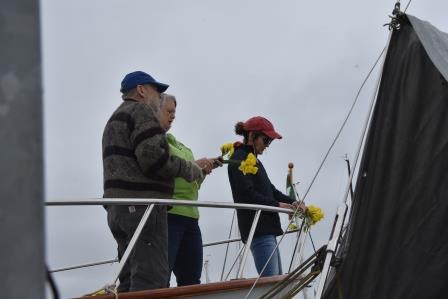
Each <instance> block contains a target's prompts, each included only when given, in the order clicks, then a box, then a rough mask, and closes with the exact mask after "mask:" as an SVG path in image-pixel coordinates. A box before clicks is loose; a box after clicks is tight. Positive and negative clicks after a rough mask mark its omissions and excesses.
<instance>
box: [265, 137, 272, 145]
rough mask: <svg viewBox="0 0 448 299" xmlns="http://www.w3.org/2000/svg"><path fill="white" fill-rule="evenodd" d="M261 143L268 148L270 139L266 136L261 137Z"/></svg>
mask: <svg viewBox="0 0 448 299" xmlns="http://www.w3.org/2000/svg"><path fill="white" fill-rule="evenodd" d="M263 142H264V145H266V146H268V145H269V144H271V142H272V138H269V137H268V136H263Z"/></svg>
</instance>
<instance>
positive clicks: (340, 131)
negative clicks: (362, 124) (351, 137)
mask: <svg viewBox="0 0 448 299" xmlns="http://www.w3.org/2000/svg"><path fill="white" fill-rule="evenodd" d="M384 51H386V48H385V47H384V48H383V50H382V51H381V53H380V55H378V58H377V59H376V61H375V63H374V64H373V66H372V68H371V69H370V71H369V72H368V73H367V76H366V77H365V79H364V81H363V82H362V84H361V86H360V87H359V89H358V92H357V93H356V97H355V100H354V101H353V103H352V105H351V107H350V109H349V112H348V113H347V116H346V117H345V119H344V121H343V122H342V125H341V127H340V128H339V130H338V132H337V134H336V136H335V137H334V139H333V142H332V143H331V145H330V147H329V148H328V150H327V152H326V154H325V156H324V158H323V159H322V162H321V163H320V165H319V167H318V169H317V171H316V173H315V174H314V177H313V179H312V180H311V183H310V185H309V186H308V189H307V190H306V192H305V195H304V196H303V201H305V199H306V197H307V195H308V193H309V192H310V190H311V187H312V186H313V184H314V182H315V180H316V178H317V176H318V175H319V173H320V171H321V169H322V167H323V165H324V164H325V162H326V161H327V158H328V156H329V155H330V153H331V150H332V149H333V147H334V145H335V144H336V141H337V140H338V139H339V137H340V135H341V133H342V130H343V129H344V127H345V125H346V124H347V121H348V119H349V118H350V115H351V114H352V112H353V109H354V108H355V105H356V103H357V102H358V98H359V95H360V94H361V91H362V89H363V88H364V85H365V84H366V83H367V81H368V80H369V78H370V75H371V74H372V72H373V71H374V69H375V68H376V66H377V64H378V62H379V61H380V59H381V56H383V54H384Z"/></svg>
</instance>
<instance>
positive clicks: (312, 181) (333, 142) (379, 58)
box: [245, 0, 411, 299]
mask: <svg viewBox="0 0 448 299" xmlns="http://www.w3.org/2000/svg"><path fill="white" fill-rule="evenodd" d="M410 1H411V0H410ZM408 4H409V3H408ZM386 48H387V46H385V47H384V48H383V49H382V50H381V52H380V54H379V55H378V58H377V59H376V61H375V63H374V64H373V66H372V67H371V68H370V70H369V72H368V73H367V75H366V77H365V78H364V80H363V82H362V84H361V86H360V87H359V89H358V91H357V93H356V96H355V99H354V101H353V103H352V105H351V107H350V109H349V112H348V113H347V116H346V117H345V119H344V121H343V123H342V125H341V127H340V128H339V130H338V132H337V134H336V136H335V138H334V139H333V141H332V143H331V145H330V147H329V148H328V150H327V152H326V154H325V156H324V158H323V159H322V162H321V163H320V165H319V167H318V169H317V171H316V173H315V175H314V177H313V179H312V180H311V183H310V185H309V186H308V188H307V190H306V192H305V195H304V196H303V198H302V201H303V202H305V199H306V196H307V195H308V193H309V191H310V190H311V187H312V186H313V184H314V182H315V180H316V178H317V176H318V175H319V173H320V171H321V169H322V167H323V165H324V164H325V162H326V160H327V158H328V156H329V154H330V153H331V150H332V149H333V147H334V145H335V144H336V142H337V140H338V139H339V137H340V135H341V133H342V130H343V129H344V127H345V125H346V124H347V121H348V119H349V118H350V115H351V114H352V112H353V109H354V107H355V105H356V103H357V102H358V99H359V95H360V94H361V91H362V89H363V88H364V86H365V84H366V83H367V81H368V80H369V79H370V76H371V74H372V73H373V71H374V70H375V68H376V66H377V65H378V62H379V61H380V60H381V57H382V56H383V54H384V52H385V51H386ZM293 186H294V185H293ZM294 189H295V188H294ZM295 192H296V194H297V191H295ZM297 212H298V209H296V211H294V214H293V217H292V218H291V220H290V223H291V222H292V219H293V218H294V216H295V215H296V213H297ZM290 223H289V224H290ZM308 233H309V237H310V240H311V243H312V245H313V248H314V250H315V247H314V242H313V239H312V237H311V233H310V232H308ZM284 236H285V232H284V233H283V235H282V236H281V238H280V240H279V241H278V243H277V244H276V247H275V248H274V250H273V252H272V254H271V255H270V257H269V258H268V261H267V262H266V264H265V266H264V267H263V269H262V271H261V272H263V270H264V268H266V266H267V264H268V263H269V261H270V260H271V258H272V256H273V255H274V253H275V251H276V250H278V247H279V245H280V243H281V242H282V240H283V237H284ZM260 277H261V276H260V275H258V277H257V279H256V280H255V282H254V283H253V285H252V287H251V289H250V290H249V292H248V293H247V295H246V296H245V299H247V298H249V296H250V294H251V293H252V291H253V290H254V288H255V285H256V284H257V283H258V280H259V279H260Z"/></svg>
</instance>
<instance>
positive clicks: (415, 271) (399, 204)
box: [323, 16, 448, 299]
mask: <svg viewBox="0 0 448 299" xmlns="http://www.w3.org/2000/svg"><path fill="white" fill-rule="evenodd" d="M409 19H411V21H412V25H411V23H410V22H409ZM417 21H419V20H418V19H416V18H414V17H412V18H411V17H409V18H407V17H405V16H403V19H402V21H401V29H400V30H398V31H395V32H394V33H393V35H392V38H391V42H390V45H389V49H388V53H387V56H386V61H385V66H384V70H383V75H382V79H381V85H380V89H379V93H378V98H377V103H376V106H375V110H374V115H373V118H372V121H371V124H370V128H369V133H368V137H367V140H366V145H365V149H364V153H363V158H362V162H361V166H360V170H359V176H358V179H357V184H356V192H355V198H354V201H353V206H352V212H351V215H350V217H351V218H350V219H351V220H350V224H349V228H348V232H347V234H346V236H345V238H344V243H343V244H342V246H341V248H342V249H341V250H340V252H339V253H338V255H339V257H342V263H341V264H340V266H339V267H338V268H337V271H336V273H335V272H333V273H332V275H331V278H330V279H329V281H328V282H327V285H326V289H325V291H324V296H323V298H328V299H339V298H341V299H342V298H343V299H380V298H397V299H403V298H406V299H412V298H418V299H421V298H438V299H439V298H448V273H447V272H448V83H447V80H446V78H444V77H443V74H446V73H447V72H446V71H447V69H443V70H442V71H441V69H440V68H443V67H445V66H446V65H443V63H442V64H440V65H435V64H434V63H433V61H432V60H431V57H430V56H428V52H427V49H428V47H431V46H432V45H430V44H429V45H428V44H425V45H423V44H422V41H421V38H419V36H418V34H417V33H416V30H415V29H416V28H415V27H416V25H415V22H417ZM417 25H418V24H417ZM423 25H424V24H423ZM439 33H440V32H439ZM438 36H439V37H440V36H442V37H443V34H439V35H438ZM428 40H429V41H431V40H434V38H433V37H432V36H429V37H428ZM446 42H447V43H446V44H448V40H447V41H446ZM443 44H444V43H443V42H442V43H441V44H437V47H439V46H440V45H443ZM425 48H426V49H425ZM433 50H434V49H433ZM439 50H440V48H439ZM441 50H442V51H440V52H438V53H439V54H440V53H442V60H441V61H443V59H445V61H448V59H447V58H448V48H445V49H443V48H442V49H441ZM443 53H445V56H444V57H443Z"/></svg>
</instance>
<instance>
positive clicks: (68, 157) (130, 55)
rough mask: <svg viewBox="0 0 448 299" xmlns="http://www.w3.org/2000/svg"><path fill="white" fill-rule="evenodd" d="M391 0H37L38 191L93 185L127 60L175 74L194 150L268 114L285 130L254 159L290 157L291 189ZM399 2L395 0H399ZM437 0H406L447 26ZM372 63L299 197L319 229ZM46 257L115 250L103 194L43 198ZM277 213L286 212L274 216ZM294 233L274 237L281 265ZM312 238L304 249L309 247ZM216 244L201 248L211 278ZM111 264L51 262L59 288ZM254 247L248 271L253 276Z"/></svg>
mask: <svg viewBox="0 0 448 299" xmlns="http://www.w3.org/2000/svg"><path fill="white" fill-rule="evenodd" d="M394 3H395V2H394V1H369V2H367V1H354V0H348V1H319V2H313V1H292V0H285V1H267V0H257V1H234V0H227V1H210V0H201V1H199V0H198V1H180V0H179V1H173V0H163V1H156V0H153V1H143V0H141V1H117V0H107V1H106V0H102V1H100V0H97V1H86V0H80V1H65V0H57V1H56V0H42V1H41V22H42V30H41V32H42V49H43V75H44V106H45V107H44V113H45V115H44V117H45V166H46V197H47V200H62V199H80V198H98V197H101V196H102V161H101V136H102V132H103V128H104V125H105V123H106V121H107V119H108V118H109V116H110V115H111V113H112V112H113V111H114V109H115V108H116V107H117V106H118V105H119V104H120V102H121V99H120V93H119V84H120V81H121V79H122V78H123V76H124V75H125V74H126V73H128V72H131V71H134V70H143V71H146V72H148V73H150V74H152V75H153V76H154V77H155V78H157V79H158V80H160V81H161V82H165V83H168V84H170V88H169V89H168V92H169V93H171V94H174V95H176V97H177V99H178V109H177V115H176V116H177V118H176V120H175V123H174V125H173V129H172V133H173V134H174V135H175V136H176V137H177V138H178V139H179V140H181V141H182V142H184V143H185V144H187V145H188V146H190V147H191V148H192V149H193V152H194V153H195V155H196V157H198V158H199V157H203V156H216V155H218V154H219V147H220V145H221V144H223V143H225V142H232V141H236V140H238V138H237V136H236V135H234V133H233V126H234V124H235V123H236V122H237V121H240V120H246V119H247V118H249V117H251V116H255V115H263V116H265V117H267V118H269V119H270V120H271V121H272V122H273V123H274V125H275V127H276V129H277V130H278V131H279V132H280V133H281V134H282V135H283V137H284V138H283V139H282V140H281V141H275V142H273V143H272V145H271V146H270V148H269V149H268V151H267V152H266V153H265V154H263V155H262V156H261V157H260V159H261V160H262V161H263V163H264V165H265V167H266V168H267V171H268V174H269V176H270V178H271V181H272V182H273V183H274V184H275V185H276V186H277V187H278V188H279V189H281V190H284V185H285V176H286V172H287V164H288V162H294V164H295V165H296V168H295V180H296V181H300V184H299V188H298V189H299V193H300V194H302V195H303V193H304V192H305V190H306V188H307V187H308V185H309V183H310V181H311V179H312V177H313V176H314V173H315V172H316V170H317V167H318V166H319V163H320V161H321V159H322V157H323V155H324V154H325V152H326V150H327V148H328V147H329V145H330V144H331V142H332V139H333V137H334V136H335V134H336V132H337V130H338V128H339V126H340V125H341V124H342V121H343V119H344V117H345V115H346V113H347V111H348V109H349V107H350V105H351V103H352V101H353V99H354V96H355V94H356V91H357V89H358V88H359V86H360V84H361V82H362V80H363V79H364V77H365V75H366V74H367V72H368V71H369V69H370V67H371V66H372V64H373V62H374V61H375V59H376V58H377V56H378V54H379V53H380V51H381V49H382V47H384V45H385V44H386V40H387V35H388V31H387V29H386V28H385V27H382V25H383V24H384V23H386V22H388V20H389V19H388V17H387V16H388V15H389V14H390V13H391V11H392V9H393V5H394ZM406 3H407V1H406V2H404V3H403V4H402V5H403V8H404V6H405V4H406ZM447 6H448V4H447V3H446V1H443V0H437V1H436V0H435V1H423V0H414V1H413V3H412V4H411V6H410V8H409V10H408V12H409V13H410V14H413V15H415V16H417V17H419V18H421V19H424V20H428V21H429V22H431V23H432V24H433V25H435V26H436V27H438V28H439V29H440V30H442V31H448V21H447V19H446V11H447ZM376 77H377V74H376V73H375V76H373V79H372V80H371V81H370V82H369V84H368V85H367V87H366V89H365V91H364V92H363V93H362V95H361V98H360V104H359V105H358V106H357V107H356V109H355V111H354V116H353V118H351V119H350V121H349V123H348V125H347V128H346V130H345V131H344V133H343V134H342V136H341V139H340V141H339V142H338V143H337V145H336V147H335V149H334V151H333V153H332V154H331V155H330V157H329V159H328V162H327V164H326V165H325V167H324V169H323V170H322V172H321V175H320V176H319V177H318V179H317V181H316V183H315V185H314V187H313V188H312V190H311V192H310V194H309V195H308V198H307V203H313V204H316V205H318V206H320V207H322V208H323V209H324V211H325V213H326V218H325V219H324V220H323V221H322V222H320V223H319V224H317V225H316V226H315V227H314V228H313V231H312V235H313V239H314V242H315V243H316V246H319V247H320V246H321V245H323V244H325V243H326V242H327V240H328V237H329V233H330V229H331V224H332V221H333V218H334V215H335V212H336V208H337V206H338V204H339V203H340V202H341V201H342V196H343V192H344V186H345V184H346V180H347V173H346V168H345V167H346V166H345V164H344V161H343V159H342V156H344V155H345V154H346V153H347V154H348V156H349V157H350V158H353V156H354V155H355V149H356V144H357V143H358V140H359V134H360V132H361V126H362V122H363V120H364V119H365V114H366V107H367V104H368V101H369V100H370V98H371V96H372V89H373V88H372V87H373V85H374V83H375V79H376ZM200 200H203V201H232V198H231V193H230V187H229V184H228V179H227V171H226V169H225V167H223V168H221V169H217V170H216V171H215V172H214V173H213V174H212V175H211V176H210V177H208V178H207V179H206V181H205V183H204V184H203V187H202V189H201V191H200ZM231 215H232V214H231V211H224V210H217V211H216V210H215V211H214V210H210V209H202V210H201V220H200V225H201V228H202V233H203V240H204V242H210V241H215V240H218V239H224V238H226V236H227V234H228V228H229V226H230V219H231ZM46 217H47V218H46V222H47V223H46V225H47V230H46V238H47V242H46V244H47V248H46V251H47V260H48V264H49V265H50V268H58V267H62V266H67V265H73V264H80V263H87V262H93V261H98V260H105V259H109V258H114V257H115V256H116V249H115V242H114V240H113V238H112V236H111V234H110V232H109V229H108V227H107V225H106V213H105V211H104V210H103V209H102V208H100V207H85V208H82V207H80V208H73V207H70V208H64V207H49V208H46ZM283 220H284V221H286V219H283ZM292 244H293V240H290V239H287V240H286V241H285V242H284V244H282V247H281V250H282V257H283V262H284V264H285V268H286V265H287V264H288V265H289V260H288V259H289V257H290V252H291V247H292ZM310 247H311V246H310V244H309V242H308V243H307V252H308V253H309V252H310V250H311V249H310ZM222 254H223V247H221V248H215V249H210V250H209V249H207V250H206V251H205V252H204V256H205V258H208V259H210V267H211V272H210V276H211V279H212V280H213V281H216V280H218V279H219V274H220V270H221V268H220V267H221V265H222V257H223V256H222ZM114 269H115V268H114V266H102V267H96V268H91V269H87V270H76V271H70V272H66V273H62V274H55V278H56V281H57V284H58V286H59V288H60V290H61V292H62V295H63V297H69V296H77V295H82V294H85V293H87V292H90V291H93V290H95V289H97V288H100V287H102V286H103V285H104V284H106V283H109V282H110V281H111V280H112V278H113V273H114ZM254 275H255V270H254V267H253V265H252V259H251V258H250V259H249V265H248V270H247V276H248V277H250V276H254Z"/></svg>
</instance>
